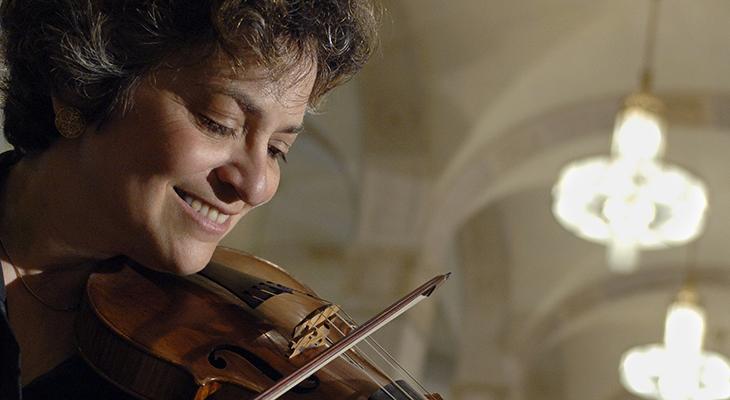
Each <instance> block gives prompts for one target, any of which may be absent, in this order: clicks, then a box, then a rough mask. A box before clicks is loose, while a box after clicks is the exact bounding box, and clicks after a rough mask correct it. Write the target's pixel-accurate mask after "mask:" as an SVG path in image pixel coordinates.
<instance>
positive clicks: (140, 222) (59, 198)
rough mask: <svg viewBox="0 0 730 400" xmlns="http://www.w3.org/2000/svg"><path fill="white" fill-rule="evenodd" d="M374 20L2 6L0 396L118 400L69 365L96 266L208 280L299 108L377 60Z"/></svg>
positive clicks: (335, 14)
mask: <svg viewBox="0 0 730 400" xmlns="http://www.w3.org/2000/svg"><path fill="white" fill-rule="evenodd" d="M375 14H376V13H375V9H374V7H373V5H372V4H371V3H370V1H369V0H316V1H308V2H300V1H294V0H292V1H289V0H253V1H240V0H238V1H233V0H210V1H201V0H189V1H184V0H144V1H143V0H83V1H68V0H22V1H20V0H18V1H14V0H6V1H3V2H2V6H1V9H0V24H1V26H2V29H3V31H2V34H3V44H4V56H5V60H6V62H7V68H8V76H7V79H6V82H5V92H6V93H5V94H6V102H5V106H4V113H5V114H4V115H5V120H4V134H5V136H6V138H7V140H8V142H9V143H10V144H12V145H13V146H14V150H13V151H11V152H8V153H5V154H3V155H2V159H1V160H0V185H1V186H0V190H1V192H0V250H2V251H1V252H0V261H2V275H0V276H2V277H3V280H4V285H3V286H0V298H4V299H5V300H6V301H5V304H6V305H7V309H5V308H4V307H0V398H2V399H17V398H20V397H24V398H25V399H26V400H27V399H35V398H38V399H41V398H42V399H47V398H69V399H70V398H74V399H78V398H126V395H124V394H122V393H121V392H119V391H118V390H117V389H115V388H114V387H113V386H111V385H110V384H104V383H103V381H102V380H101V379H100V378H97V377H94V374H93V372H91V370H90V369H89V368H88V367H86V366H85V365H84V364H83V362H82V361H81V360H80V359H79V357H78V356H77V355H76V354H75V351H76V350H75V345H74V342H73V328H72V321H73V319H74V316H75V315H74V314H75V310H76V308H77V305H78V304H79V301H80V299H79V296H80V292H81V291H80V288H81V287H83V285H84V282H85V281H86V279H87V277H88V275H89V273H90V272H91V271H92V270H93V269H94V265H96V264H97V262H99V261H101V260H105V259H109V258H114V257H118V256H123V257H127V258H129V259H131V260H133V261H134V262H136V263H139V264H141V265H144V266H145V267H147V268H149V269H154V270H158V271H164V272H171V273H175V274H191V273H195V272H197V271H199V270H200V269H202V268H203V267H204V266H205V265H206V264H207V263H208V261H209V260H210V258H211V256H212V254H213V252H214V250H215V249H216V246H217V244H218V243H219V242H220V240H221V239H222V238H223V237H224V236H225V235H226V234H227V233H228V232H229V231H230V230H231V229H232V228H233V227H234V226H235V225H236V223H237V222H238V221H239V220H240V219H241V218H242V217H244V216H245V215H246V213H248V212H249V211H250V210H251V209H253V208H254V207H257V206H259V205H262V204H264V203H266V202H267V201H269V200H270V199H271V198H272V196H273V195H274V194H275V192H276V189H277V186H278V183H279V177H280V169H279V163H280V162H282V161H286V155H287V153H288V152H289V151H290V150H291V148H292V145H293V144H294V141H295V139H296V137H297V134H298V133H300V132H301V130H302V123H303V119H304V115H305V114H306V112H307V110H309V109H310V108H312V107H315V106H316V104H317V102H318V100H319V99H320V98H321V97H322V96H323V95H324V94H325V93H326V92H328V91H329V90H331V89H332V88H334V87H336V86H337V85H339V84H341V83H343V82H345V81H346V80H347V79H349V78H350V77H352V76H353V75H354V74H355V73H356V72H357V71H358V70H359V69H360V68H361V67H362V66H363V64H364V63H365V61H366V60H367V59H368V57H369V55H370V53H371V52H372V46H373V40H374V36H375V25H376V17H375ZM0 304H2V303H0ZM19 353H22V355H23V357H22V360H23V363H22V364H19ZM89 379H92V380H93V382H95V383H94V384H93V385H90V384H89ZM21 388H22V389H21ZM90 388H94V389H93V390H92V389H90Z"/></svg>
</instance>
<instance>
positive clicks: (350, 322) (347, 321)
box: [291, 288, 430, 400]
mask: <svg viewBox="0 0 730 400" xmlns="http://www.w3.org/2000/svg"><path fill="white" fill-rule="evenodd" d="M291 290H292V292H294V293H298V294H302V295H305V296H309V297H311V298H314V299H317V300H320V301H322V302H325V303H328V304H332V303H331V302H329V301H327V300H325V299H323V298H321V297H319V296H316V295H314V294H312V293H307V292H305V291H303V290H298V289H293V288H292V289H291ZM335 314H336V315H337V316H338V318H339V319H340V320H341V321H343V322H344V323H345V324H346V325H348V326H349V327H350V328H353V329H354V328H356V327H357V325H358V324H357V322H356V321H355V320H354V319H353V318H352V317H351V316H350V315H349V314H348V313H347V312H346V311H344V310H342V309H340V310H339V311H338V312H337V313H335ZM343 314H344V316H345V317H346V318H342V315H343ZM332 325H333V326H334V327H335V329H336V330H337V331H338V332H339V333H340V335H342V337H344V336H345V333H344V332H342V330H341V329H340V328H339V327H338V326H336V325H335V324H334V323H333V324H332ZM364 341H365V342H366V343H369V342H371V341H372V342H373V343H376V344H377V346H378V347H380V349H382V352H384V353H385V354H387V356H388V358H390V359H391V360H392V361H393V362H394V363H395V365H393V363H391V362H389V361H388V360H387V358H386V357H384V356H383V354H382V353H381V352H378V351H377V349H374V350H375V351H376V352H377V353H378V355H379V356H380V357H381V358H382V359H384V360H385V361H386V362H387V363H388V364H389V365H390V366H391V367H392V368H393V369H396V370H397V369H399V370H401V371H402V372H404V373H405V374H406V375H407V376H408V378H409V379H410V380H412V381H413V382H415V383H416V385H417V386H418V387H419V388H420V389H421V391H422V392H423V394H424V395H427V394H429V393H430V392H429V391H428V390H427V389H426V388H425V387H424V386H423V385H422V384H421V383H420V382H419V381H418V380H417V379H416V378H415V377H414V376H413V375H411V374H410V373H409V372H408V371H407V370H406V369H405V368H404V367H403V366H401V365H400V364H399V363H398V361H397V360H396V359H395V357H393V356H392V355H391V354H390V353H388V351H387V350H385V348H384V347H383V346H381V345H380V344H379V343H378V342H376V341H375V340H374V339H371V338H366V339H364ZM370 346H371V347H373V348H374V346H373V345H372V344H370ZM355 347H358V346H355ZM361 355H362V356H363V357H364V358H365V359H366V361H368V362H370V363H372V364H377V363H376V362H375V361H373V360H372V359H371V358H370V357H368V356H367V355H366V354H364V353H363V354H361ZM363 370H364V369H363ZM365 372H366V374H368V375H369V373H368V372H367V371H365ZM385 375H386V377H387V379H388V380H390V382H391V383H392V384H393V385H394V386H395V387H396V388H398V390H399V391H400V392H402V393H403V394H405V395H406V396H408V398H409V399H410V400H414V399H413V398H412V397H411V396H410V395H409V394H408V393H407V392H406V391H405V390H403V388H401V387H400V385H399V384H398V383H397V382H395V381H394V380H393V379H392V378H390V376H388V375H387V374H385ZM370 379H373V378H372V377H370ZM373 382H375V380H373ZM375 383H376V385H378V386H380V385H379V384H378V383H377V382H375ZM380 388H381V389H383V391H384V392H385V393H387V394H388V396H390V397H391V398H392V397H393V396H392V395H391V394H390V393H388V391H387V389H385V388H384V387H380Z"/></svg>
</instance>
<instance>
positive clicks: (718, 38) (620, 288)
mask: <svg viewBox="0 0 730 400" xmlns="http://www.w3.org/2000/svg"><path fill="white" fill-rule="evenodd" d="M384 5H385V6H386V9H387V12H386V18H385V19H384V27H383V36H382V46H381V50H380V53H379V54H378V55H377V56H376V58H375V59H374V60H373V62H372V63H371V64H370V65H369V66H368V67H367V68H366V70H365V71H364V72H363V73H362V74H361V75H360V77H358V78H357V79H356V80H355V81H353V82H351V83H349V84H348V85H347V86H346V87H345V89H344V91H341V92H340V93H339V94H335V95H334V97H333V98H332V100H331V101H330V102H329V103H327V105H326V107H325V110H324V113H323V114H321V115H316V116H313V117H312V118H311V119H310V122H309V123H310V125H311V127H312V129H313V130H315V131H316V136H317V137H316V138H315V137H312V138H309V139H307V138H302V139H303V141H304V143H303V144H304V145H303V146H301V148H300V149H297V150H302V151H301V152H300V153H299V154H296V152H295V154H296V156H293V157H301V158H300V159H299V160H298V161H297V162H296V163H299V162H301V164H297V165H298V166H295V163H294V162H292V165H291V166H288V167H287V168H286V169H285V179H287V180H288V181H289V182H290V183H286V181H285V184H284V186H283V187H282V192H281V193H280V197H279V198H278V199H277V200H276V202H275V203H272V204H271V205H270V206H271V208H270V209H268V210H266V211H263V210H262V212H261V214H260V215H258V216H254V217H253V218H252V220H251V222H250V223H248V222H247V223H246V224H247V225H245V226H244V227H242V228H241V230H240V232H241V235H242V236H241V237H240V239H241V241H240V242H235V241H234V242H235V243H238V244H237V245H239V247H244V248H248V249H250V250H252V251H254V252H263V254H264V255H265V256H268V257H269V258H273V259H274V260H275V261H279V262H282V263H286V264H289V263H291V264H290V265H289V267H290V269H293V271H294V272H295V274H296V275H298V276H301V277H303V278H305V280H308V281H309V282H310V284H311V285H312V286H313V287H315V288H316V289H318V290H320V291H322V292H324V293H325V294H327V295H331V296H333V297H336V298H339V299H341V300H340V302H342V303H344V304H345V305H347V306H348V307H349V308H351V309H354V314H357V315H359V316H362V317H365V316H367V315H369V314H371V313H372V312H374V311H376V310H377V309H378V308H380V307H382V306H384V305H385V304H387V303H388V301H389V300H394V299H395V298H396V297H397V295H399V294H403V293H405V291H407V289H408V288H409V287H411V286H415V283H416V282H418V281H419V280H421V279H423V278H426V277H430V276H431V275H432V274H433V273H438V272H442V271H445V270H452V271H453V272H454V275H455V277H454V278H453V279H452V281H451V282H449V283H448V285H451V286H450V287H446V288H444V289H443V290H442V291H441V292H437V294H436V296H435V298H434V299H432V300H429V302H430V303H429V304H430V305H427V306H422V305H419V307H430V309H431V311H429V312H420V311H418V310H416V311H417V312H416V313H415V314H418V315H416V316H414V317H412V318H410V317H409V318H406V319H405V320H404V321H402V322H399V323H397V324H396V326H395V328H394V330H393V331H391V332H390V333H384V334H382V336H381V337H382V338H383V340H384V341H385V342H386V343H388V344H390V345H392V346H394V347H395V348H396V352H400V353H401V354H405V355H406V364H412V365H415V367H416V368H415V370H416V371H417V374H418V375H420V376H425V377H427V378H428V379H429V380H430V381H431V383H432V385H431V387H436V388H437V389H439V390H441V391H442V393H444V394H445V395H446V396H445V398H452V399H457V400H462V399H470V400H471V399H490V400H491V399H511V400H528V399H533V398H540V399H543V400H553V399H555V400H557V399H562V400H573V399H575V400H578V399H581V400H583V399H596V400H603V399H606V400H609V399H631V398H633V397H631V396H630V395H629V394H627V393H626V392H625V391H624V390H623V389H622V388H621V386H620V385H619V382H618V378H617V372H616V371H617V366H618V362H619V358H620V354H621V352H622V351H623V350H625V349H627V348H628V347H630V346H633V345H640V344H646V343H649V342H656V341H659V340H660V339H661V334H662V332H661V331H662V326H661V324H662V319H663V317H664V312H665V307H666V306H667V304H668V302H669V300H670V299H671V298H672V296H673V295H674V292H675V291H676V290H677V288H678V285H679V282H680V276H681V272H682V271H683V270H684V268H686V266H687V263H688V262H689V261H691V262H695V263H696V264H697V265H698V268H699V270H700V271H702V273H703V274H704V275H703V276H704V277H705V278H706V281H705V282H703V283H700V286H699V287H700V290H701V294H702V296H703V298H704V299H705V304H706V306H707V309H708V316H709V324H710V326H709V331H708V332H709V336H708V339H707V345H708V346H710V347H712V348H713V350H715V351H721V352H722V351H724V352H725V354H730V343H728V342H727V340H726V337H727V329H728V327H730V316H728V315H725V314H726V313H724V312H723V305H724V304H726V303H727V300H728V295H729V294H730V286H729V285H726V284H724V283H722V282H724V281H723V279H725V278H722V277H727V276H728V274H729V273H730V261H729V260H730V247H729V246H727V238H728V237H730V224H728V222H727V221H730V211H728V210H726V207H725V204H730V161H728V157H727V154H730V117H729V116H730V74H729V73H728V71H730V50H729V49H730V45H729V44H728V43H727V38H728V37H730V24H728V23H726V22H727V21H728V19H729V18H730V3H728V2H726V1H722V0H706V1H702V2H688V1H683V0H662V1H661V6H660V7H661V9H660V17H659V25H658V36H657V46H656V54H655V58H654V64H655V69H654V75H655V86H654V88H655V91H656V93H657V94H658V95H660V96H661V97H662V98H664V99H665V100H666V102H667V104H668V108H669V111H668V118H669V131H668V152H667V154H666V159H667V160H668V161H670V162H672V163H677V164H680V165H682V166H684V167H687V168H689V169H690V170H691V171H692V172H693V173H695V174H696V175H698V176H699V177H701V178H702V179H703V180H704V181H705V182H706V184H707V186H708V188H709V191H710V201H711V205H710V207H711V209H710V213H709V219H708V222H707V226H706V230H705V232H704V234H703V236H702V237H701V238H700V239H699V241H698V242H697V244H696V246H695V247H694V248H693V249H690V248H688V247H686V246H685V247H681V248H676V249H668V250H661V251H653V252H647V253H644V254H642V258H641V265H640V269H639V271H638V272H637V273H636V275H633V276H617V275H615V274H612V273H610V272H609V271H608V269H607V268H606V266H605V261H604V260H605V258H604V254H605V250H604V248H602V247H601V246H599V245H595V244H592V243H587V242H585V241H583V240H581V239H578V238H577V237H575V236H573V235H572V234H570V233H569V232H567V231H566V230H565V229H563V228H562V227H561V226H560V225H558V224H557V222H556V221H555V220H554V218H553V217H552V215H551V211H550V207H551V195H550V193H551V188H552V185H553V184H554V182H555V179H556V178H557V174H558V171H559V170H560V168H561V167H562V166H563V165H564V164H566V163H568V162H570V161H572V160H575V159H578V158H582V157H586V156H589V155H596V154H607V153H608V151H609V148H608V146H609V140H610V133H611V129H612V125H613V118H614V116H615V113H616V111H617V110H618V107H619V104H620V101H621V99H622V98H623V96H625V95H627V94H629V93H630V92H632V91H634V90H635V89H636V88H637V85H638V75H639V71H640V66H641V63H642V60H641V57H642V52H643V44H644V33H645V28H646V26H645V24H646V17H647V12H648V9H649V2H648V1H636V0H601V1H592V2H586V1H578V0H555V1H550V2H543V1H538V0H529V1H509V2H507V1H495V0H486V1H485V0H460V1H456V2H443V1H436V0H399V1H397V2H396V1H391V0H388V1H384ZM289 167H291V168H289ZM251 243H253V244H251ZM323 243H326V244H327V245H326V246H325V245H324V244H323ZM576 305H580V306H582V307H583V308H581V312H580V313H575V307H576ZM579 308H580V307H579Z"/></svg>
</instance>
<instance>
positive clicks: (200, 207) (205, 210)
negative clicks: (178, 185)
mask: <svg viewBox="0 0 730 400" xmlns="http://www.w3.org/2000/svg"><path fill="white" fill-rule="evenodd" d="M183 199H184V200H185V202H186V203H188V205H190V207H192V209H193V210H195V211H197V212H198V214H200V215H202V216H204V217H206V218H208V219H209V220H211V221H213V222H216V223H219V224H222V223H224V222H226V221H227V220H228V217H230V215H228V214H223V213H222V212H221V211H220V210H219V209H217V208H215V207H213V206H211V205H209V204H206V203H203V202H202V201H200V200H198V199H194V198H192V197H191V196H188V195H185V197H184V198H183Z"/></svg>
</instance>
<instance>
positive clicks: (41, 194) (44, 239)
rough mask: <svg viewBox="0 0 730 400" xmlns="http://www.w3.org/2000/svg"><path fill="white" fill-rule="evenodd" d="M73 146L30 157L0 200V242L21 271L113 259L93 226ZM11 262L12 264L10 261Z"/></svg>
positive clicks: (11, 178) (17, 167)
mask: <svg viewBox="0 0 730 400" xmlns="http://www.w3.org/2000/svg"><path fill="white" fill-rule="evenodd" d="M72 152H73V148H72V147H71V146H68V145H66V146H64V143H63V142H61V143H59V144H56V145H54V146H53V147H52V148H51V149H48V150H46V151H45V152H43V153H41V154H38V155H33V156H26V157H24V158H23V159H21V160H20V161H19V162H18V163H17V164H16V165H15V166H13V167H12V169H11V170H10V172H9V174H8V176H7V178H6V181H5V182H4V186H3V190H2V193H1V194H0V240H2V242H3V244H4V246H5V248H6V250H7V252H8V253H9V257H10V258H11V259H12V263H13V264H14V265H15V266H16V267H18V268H21V269H28V270H40V271H45V270H50V269H59V268H61V269H65V268H67V267H70V266H74V265H77V264H80V263H84V262H87V261H92V260H99V259H104V258H109V257H111V256H113V255H115V254H114V252H113V251H108V250H107V249H105V246H104V242H103V235H99V232H100V231H99V229H96V228H95V224H97V223H99V221H96V220H95V217H94V207H93V201H92V200H93V199H92V197H91V194H90V193H88V189H86V188H84V186H83V182H82V180H81V179H80V178H79V175H80V174H78V173H77V171H76V168H77V166H76V163H75V162H74V161H75V160H74V156H73V154H72ZM6 261H11V260H6Z"/></svg>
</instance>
